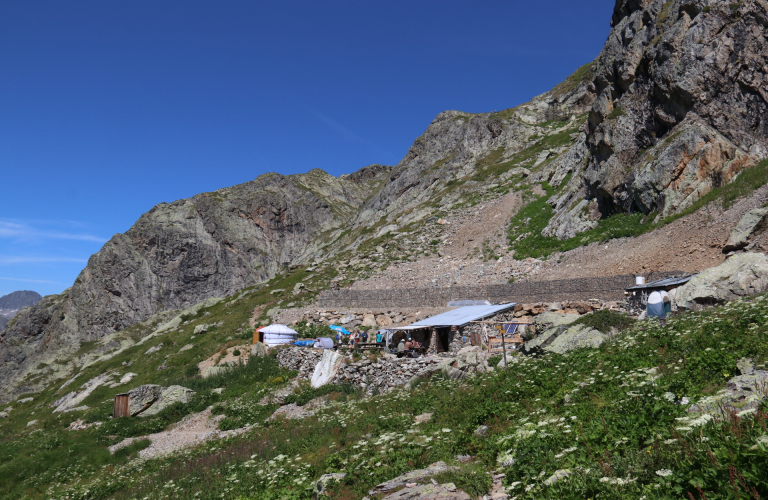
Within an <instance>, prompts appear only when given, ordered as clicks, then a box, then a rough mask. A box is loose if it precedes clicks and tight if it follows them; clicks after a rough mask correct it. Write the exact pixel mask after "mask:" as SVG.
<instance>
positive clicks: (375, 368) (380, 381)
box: [277, 346, 448, 393]
mask: <svg viewBox="0 0 768 500" xmlns="http://www.w3.org/2000/svg"><path fill="white" fill-rule="evenodd" d="M322 354H323V351H322V350H320V349H312V348H306V347H295V346H286V347H279V348H278V351H277V362H278V363H279V364H280V366H282V367H283V368H287V369H289V370H297V371H298V372H299V379H301V380H309V379H310V378H312V373H313V372H314V371H315V366H317V363H318V362H319V361H320V357H321V356H322ZM446 361H448V359H447V358H446V357H442V356H427V357H420V358H415V359H414V358H397V357H395V356H392V355H386V354H385V355H380V356H377V357H372V358H368V357H365V358H363V359H360V360H358V361H354V360H353V359H352V356H349V355H347V356H344V363H343V364H342V365H341V368H340V369H339V372H338V373H337V374H336V377H335V378H334V379H333V383H334V384H343V383H348V384H354V385H357V386H360V387H362V388H364V389H366V391H367V392H374V391H377V392H381V393H383V392H387V391H389V390H391V389H393V388H395V387H402V386H404V385H405V384H406V383H407V382H408V381H409V380H410V379H411V378H412V377H414V376H417V375H420V374H422V373H426V372H429V371H430V369H431V368H433V367H434V366H435V365H438V364H440V363H445V362H446Z"/></svg>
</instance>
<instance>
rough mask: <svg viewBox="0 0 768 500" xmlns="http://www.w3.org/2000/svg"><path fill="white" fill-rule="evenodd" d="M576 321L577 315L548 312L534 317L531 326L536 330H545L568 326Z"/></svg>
mask: <svg viewBox="0 0 768 500" xmlns="http://www.w3.org/2000/svg"><path fill="white" fill-rule="evenodd" d="M577 319H579V315H578V314H564V313H557V312H551V311H550V312H545V313H542V314H539V315H536V316H534V318H533V324H534V325H536V329H537V330H546V329H549V328H553V327H557V326H562V325H570V324H571V323H573V322H574V321H576V320H577Z"/></svg>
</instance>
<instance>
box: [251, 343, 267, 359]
mask: <svg viewBox="0 0 768 500" xmlns="http://www.w3.org/2000/svg"><path fill="white" fill-rule="evenodd" d="M268 354H269V347H267V344H265V343H264V342H256V343H255V344H253V346H252V347H251V356H254V357H260V356H261V357H263V356H266V355H268Z"/></svg>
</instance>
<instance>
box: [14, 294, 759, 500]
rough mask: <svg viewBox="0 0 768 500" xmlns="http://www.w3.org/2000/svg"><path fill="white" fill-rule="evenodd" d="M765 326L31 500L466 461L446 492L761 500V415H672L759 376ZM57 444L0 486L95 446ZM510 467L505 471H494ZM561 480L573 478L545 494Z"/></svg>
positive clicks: (374, 413) (546, 373)
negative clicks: (495, 483)
mask: <svg viewBox="0 0 768 500" xmlns="http://www.w3.org/2000/svg"><path fill="white" fill-rule="evenodd" d="M766 318H768V301H767V300H766V297H764V296H761V297H758V298H756V299H754V300H744V301H736V302H733V303H731V304H729V305H727V306H725V307H722V308H718V309H713V310H710V311H706V312H699V313H689V314H685V315H680V316H678V317H676V318H674V319H672V320H671V321H669V322H668V324H667V325H666V326H660V325H658V324H657V323H655V322H652V321H646V322H640V323H637V324H636V325H634V326H632V327H629V328H627V329H626V330H624V331H623V332H622V333H620V334H619V335H617V336H615V337H613V338H612V339H611V340H610V341H609V342H607V343H606V344H604V345H603V346H602V347H601V348H599V349H583V350H578V351H574V352H572V353H570V354H567V355H555V354H547V355H545V356H542V357H540V358H519V360H518V362H517V363H515V364H512V365H511V367H510V369H509V370H507V371H503V370H498V371H496V372H494V373H492V374H488V375H483V376H477V377H475V378H473V379H471V380H468V381H464V382H453V381H447V380H442V379H438V378H433V379H432V380H430V381H425V382H424V383H422V384H420V385H419V386H418V387H417V388H416V389H415V390H413V391H411V392H409V391H405V390H402V391H397V392H395V393H392V394H389V395H386V396H378V397H374V398H362V399H361V398H353V399H351V400H349V401H346V402H337V403H335V404H334V405H333V406H331V407H330V408H328V409H325V410H323V411H322V412H321V413H319V414H318V415H316V416H314V417H311V418H309V419H307V420H304V421H301V422H276V423H271V424H270V425H262V426H260V427H258V428H257V429H255V430H253V431H251V432H250V433H249V434H248V435H246V436H244V437H239V438H234V439H230V440H228V441H224V442H216V443H210V444H207V445H204V446H202V447H201V448H199V449H197V450H195V451H192V452H186V453H182V454H179V455H177V456H175V457H172V458H166V459H159V460H150V461H132V462H130V463H128V464H124V465H121V461H119V460H115V459H112V462H111V463H114V462H117V463H118V465H116V466H109V467H106V468H105V469H103V470H102V471H101V472H100V473H99V474H98V475H97V476H96V479H95V480H94V481H93V482H91V483H89V484H78V483H77V481H76V480H75V479H74V473H73V472H72V471H73V470H75V469H76V468H77V467H94V468H96V466H98V465H99V463H105V464H106V463H109V462H108V459H107V458H106V454H105V453H104V452H103V448H102V449H101V450H100V451H99V452H98V453H99V455H97V456H96V455H94V459H95V458H98V457H102V461H101V462H97V463H96V464H94V465H92V464H87V465H86V464H84V463H83V462H81V461H78V460H77V459H74V460H71V461H70V462H69V463H68V464H67V467H62V468H60V469H59V470H57V471H55V472H54V471H53V469H52V470H51V473H50V476H46V477H45V480H44V481H42V482H40V484H38V485H37V486H36V487H35V486H34V481H35V479H32V478H31V477H30V478H29V479H28V480H27V482H26V483H25V485H26V486H27V488H28V489H27V490H26V492H27V494H28V495H29V496H30V497H33V498H34V497H42V496H44V495H43V491H44V490H45V488H46V487H47V486H48V485H50V482H51V481H53V480H55V481H61V483H62V484H61V486H58V487H57V488H54V489H52V490H51V492H50V493H49V494H48V495H45V496H50V497H53V498H144V497H149V498H178V499H183V498H190V499H191V498H211V499H213V498H222V497H223V498H242V499H246V498H247V499H251V498H252V499H256V498H259V499H261V498H309V496H310V488H311V484H312V481H313V479H316V478H317V477H318V476H319V475H321V474H323V473H325V472H333V471H346V472H349V473H350V474H349V476H348V479H346V480H345V481H343V482H342V484H338V485H336V486H334V487H333V489H332V492H331V497H333V498H361V497H362V496H364V495H366V494H367V492H368V490H369V489H370V488H371V487H372V486H373V485H375V484H377V483H378V482H380V481H383V480H386V479H390V478H392V477H395V476H397V475H398V474H400V473H402V472H405V471H407V470H411V469H413V468H418V467H422V466H425V465H427V464H429V463H432V462H434V461H436V460H446V461H448V462H451V463H455V459H454V457H455V456H456V455H459V454H462V455H465V454H468V455H471V456H473V457H474V459H473V462H472V463H470V464H467V465H463V466H462V467H464V469H463V471H462V472H461V473H458V474H452V475H450V477H449V476H446V477H444V478H441V479H444V480H453V481H455V482H457V484H459V486H463V487H465V488H468V489H470V490H472V491H473V492H475V493H480V492H482V490H484V489H487V488H488V486H489V481H488V478H487V476H486V475H484V473H483V471H486V470H490V469H499V468H503V469H504V471H505V472H506V474H507V477H506V480H505V481H506V484H507V485H510V486H512V488H513V492H514V494H515V495H517V498H518V499H523V498H558V499H562V498H568V499H569V498H573V499H576V498H579V499H582V498H596V497H597V496H599V497H600V498H627V499H629V498H632V499H637V498H640V497H643V496H645V498H648V499H651V498H681V497H685V498H691V497H690V496H689V493H690V495H692V496H693V498H695V499H703V498H709V499H718V498H739V497H744V498H754V497H753V496H751V495H752V493H751V492H752V491H754V492H755V493H757V494H759V495H760V496H762V497H765V496H766V495H768V469H766V466H765V464H766V463H768V447H767V446H766V445H765V444H760V443H759V442H758V441H757V440H758V438H760V437H761V436H765V435H766V425H767V424H768V418H767V417H766V413H765V409H766V408H765V404H764V405H763V407H762V409H761V410H760V411H758V412H756V413H751V414H746V415H743V416H740V417H739V416H735V415H734V416H732V418H730V419H727V420H726V421H724V422H720V421H707V419H706V418H704V419H697V420H693V421H691V420H681V419H685V418H688V417H691V415H690V414H687V413H686V411H685V409H686V407H687V405H684V404H676V403H679V402H680V400H681V398H684V397H685V398H688V399H690V400H691V401H692V402H696V401H698V400H700V399H702V398H704V397H706V396H707V395H711V394H713V393H714V392H716V391H717V390H718V389H719V388H721V387H722V386H723V385H724V384H725V382H726V381H727V379H728V378H730V377H732V376H734V375H735V374H737V369H736V361H737V360H738V359H740V358H741V357H744V356H748V357H752V358H753V359H755V360H756V363H757V364H758V365H764V364H765V362H766V359H767V358H768V339H767V338H766V331H767V330H768V320H767V319H766ZM265 362H267V361H265ZM254 386H255V387H262V386H259V384H258V383H257V384H254ZM575 389H578V390H577V391H576V392H573V391H574V390H575ZM566 395H568V396H569V398H570V400H571V402H570V403H566V402H565V396H566ZM345 398H346V396H345ZM668 398H671V399H672V400H671V401H670V400H668ZM241 406H243V409H242V410H241V411H243V412H247V411H252V410H251V409H248V408H247V407H248V406H249V405H245V404H244V405H241ZM425 412H430V413H432V414H433V419H432V421H431V422H429V423H427V424H419V425H414V424H413V418H414V416H415V415H419V414H422V413H425ZM64 423H65V422H60V423H59V424H58V425H59V426H61V425H63V424H64ZM479 425H488V426H489V428H490V429H489V435H488V436H487V437H480V436H477V435H475V434H474V430H475V429H476V428H477V426H479ZM59 428H60V427H59ZM55 429H56V425H55V424H54V423H51V424H50V428H49V430H46V431H43V432H37V433H27V434H24V435H23V436H22V437H21V438H20V439H18V440H16V441H13V442H5V443H3V444H2V445H0V449H1V450H2V451H1V452H0V456H3V457H4V462H5V463H4V465H3V468H4V470H2V471H0V472H2V473H3V477H8V476H7V473H8V471H9V469H8V457H9V456H10V454H11V449H10V448H11V447H13V446H20V445H19V444H18V443H25V444H24V446H27V448H26V449H28V450H29V449H31V448H32V447H35V449H36V450H38V451H36V453H37V455H36V459H37V460H40V458H41V456H42V455H41V454H43V453H44V452H43V451H42V450H44V449H46V447H48V448H50V447H56V446H58V447H59V448H61V447H62V446H63V447H66V446H69V444H64V445H62V444H57V443H56V442H54V440H57V439H65V440H69V439H79V440H84V439H86V437H87V436H89V435H91V434H94V435H95V434H97V433H98V431H96V430H88V431H84V432H76V433H62V432H58V433H57V432H55ZM69 436H75V437H69ZM67 443H68V442H67ZM91 453H94V452H91ZM73 456H75V457H77V456H78V455H73ZM505 460H506V461H507V462H508V463H509V462H511V461H512V460H513V461H514V464H513V465H512V466H507V467H504V466H503V465H500V462H504V461H505ZM562 469H569V470H570V471H571V472H572V475H571V476H570V477H569V478H568V479H565V480H561V481H559V482H557V483H555V484H554V485H551V486H550V485H546V484H545V480H546V479H547V478H549V477H550V476H551V475H552V474H553V473H554V472H555V471H556V470H562ZM667 471H670V472H669V473H668V472H667ZM54 477H55V478H54ZM731 479H733V480H731ZM86 490H87V491H88V493H85V491H86ZM18 491H19V490H18V489H17V490H15V492H16V494H14V495H8V494H4V495H3V496H4V497H6V498H13V497H14V496H18ZM36 492H37V493H36Z"/></svg>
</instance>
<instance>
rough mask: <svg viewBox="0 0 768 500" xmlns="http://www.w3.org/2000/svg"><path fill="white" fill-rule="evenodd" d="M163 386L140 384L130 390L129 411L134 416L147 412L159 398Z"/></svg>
mask: <svg viewBox="0 0 768 500" xmlns="http://www.w3.org/2000/svg"><path fill="white" fill-rule="evenodd" d="M162 391H163V388H162V387H160V386H159V385H155V384H146V385H140V386H138V387H136V388H135V389H131V390H130V391H128V411H129V412H130V414H131V416H132V417H135V416H136V415H139V414H141V413H142V412H145V411H146V410H147V409H148V408H149V407H150V406H152V405H153V404H154V403H155V401H157V400H158V398H159V397H160V394H161V393H162Z"/></svg>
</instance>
